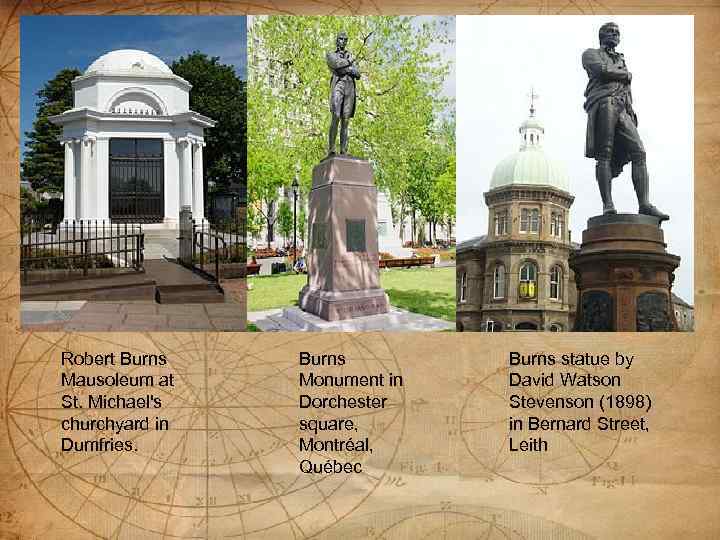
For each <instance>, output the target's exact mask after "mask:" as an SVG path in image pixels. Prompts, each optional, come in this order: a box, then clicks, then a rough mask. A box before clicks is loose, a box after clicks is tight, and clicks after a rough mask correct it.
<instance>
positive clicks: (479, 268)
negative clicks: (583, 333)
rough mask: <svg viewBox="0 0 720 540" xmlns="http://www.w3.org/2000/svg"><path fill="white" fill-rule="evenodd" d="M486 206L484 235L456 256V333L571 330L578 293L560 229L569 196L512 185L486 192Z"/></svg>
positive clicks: (565, 231)
mask: <svg viewBox="0 0 720 540" xmlns="http://www.w3.org/2000/svg"><path fill="white" fill-rule="evenodd" d="M485 201H486V203H487V205H488V208H489V217H490V219H489V227H488V229H489V230H488V234H487V235H485V236H482V237H477V238H474V239H472V240H469V241H467V242H462V243H461V244H460V245H459V246H458V250H457V298H458V303H457V328H458V330H459V331H501V330H503V331H507V330H549V331H567V330H569V329H571V328H572V325H573V322H574V321H573V319H574V314H575V306H576V303H577V302H576V296H577V294H576V289H575V283H574V278H573V275H572V272H571V270H570V268H569V266H568V257H569V255H570V252H571V250H572V249H573V245H572V243H571V241H570V233H569V231H568V229H567V227H566V226H565V224H566V223H567V222H568V220H569V211H570V206H571V205H572V202H573V197H572V196H571V195H570V194H569V193H567V192H564V191H562V190H559V189H556V188H553V187H550V186H545V187H541V186H522V185H512V186H506V187H501V188H497V189H494V190H491V191H489V192H488V193H486V194H485ZM533 211H537V222H536V223H535V221H534V217H533ZM523 213H525V215H526V216H528V215H529V216H530V217H529V219H528V220H524V219H523Z"/></svg>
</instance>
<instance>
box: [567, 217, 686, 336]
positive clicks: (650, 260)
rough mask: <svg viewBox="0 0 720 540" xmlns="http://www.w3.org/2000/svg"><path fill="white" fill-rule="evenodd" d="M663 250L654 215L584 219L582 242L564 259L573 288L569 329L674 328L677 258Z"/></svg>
mask: <svg viewBox="0 0 720 540" xmlns="http://www.w3.org/2000/svg"><path fill="white" fill-rule="evenodd" d="M665 248H666V244H665V241H664V235H663V231H662V229H661V228H660V221H659V220H658V219H657V218H654V217H651V216H644V215H637V214H614V215H607V216H596V217H593V218H590V219H589V220H588V227H587V229H586V230H585V231H583V234H582V246H581V247H580V250H579V251H577V252H576V253H574V254H573V255H572V256H571V257H570V261H569V262H570V267H571V268H572V269H573V271H574V272H575V283H576V285H577V289H578V307H577V315H576V318H575V331H580V332H650V331H655V332H657V331H672V330H677V321H676V320H675V314H674V312H673V309H672V302H671V289H672V283H673V280H674V271H675V269H676V268H677V267H678V265H679V264H680V257H678V256H676V255H671V254H669V253H667V252H666V250H665Z"/></svg>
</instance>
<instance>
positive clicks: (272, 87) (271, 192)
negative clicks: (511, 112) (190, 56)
mask: <svg viewBox="0 0 720 540" xmlns="http://www.w3.org/2000/svg"><path fill="white" fill-rule="evenodd" d="M447 24H448V20H447V19H445V18H436V19H433V20H430V21H428V22H423V23H419V22H417V19H416V18H413V17H290V16H270V17H265V18H257V19H255V20H254V21H253V24H252V26H251V27H250V32H249V33H250V35H249V39H248V43H249V51H248V57H249V59H250V77H249V81H248V102H249V108H248V145H249V147H248V175H249V176H248V186H249V190H248V197H249V200H250V203H251V204H256V205H258V206H259V205H260V204H261V203H265V204H266V203H267V201H269V200H275V199H276V198H277V193H278V189H279V188H280V187H281V186H283V185H289V184H290V182H291V181H292V178H293V177H294V175H295V174H296V173H298V174H299V177H300V182H301V185H302V189H303V191H304V192H306V193H307V192H308V191H309V189H310V184H311V172H312V168H313V167H314V165H316V164H317V163H318V161H319V160H320V159H322V158H323V157H324V156H325V153H326V151H327V131H328V126H329V123H330V110H329V80H330V72H329V70H328V68H327V65H326V63H325V53H326V52H327V51H330V50H334V48H335V37H336V35H337V33H338V31H340V30H345V31H347V33H348V35H349V37H350V40H349V42H348V49H349V50H350V51H351V52H352V54H353V55H354V56H355V58H356V60H357V63H358V66H359V69H360V71H361V73H362V77H361V79H360V80H358V81H357V86H358V105H357V110H356V114H355V117H354V118H353V119H352V121H351V123H350V147H349V150H348V151H349V153H350V154H352V155H355V156H361V157H365V158H367V159H369V160H370V161H371V162H372V163H373V165H374V169H375V181H376V184H377V185H378V187H379V188H380V189H382V190H384V191H386V192H387V193H388V194H389V196H390V200H391V204H393V205H394V206H395V207H396V208H401V209H402V211H401V213H407V212H409V211H411V210H413V209H414V210H416V211H421V212H423V213H425V212H430V213H431V214H432V215H433V218H434V217H435V214H438V213H439V210H438V211H436V210H435V209H434V207H431V206H430V202H429V201H430V200H431V198H432V197H431V193H432V186H433V185H434V183H435V181H436V180H437V178H438V177H439V176H440V175H441V174H442V173H443V171H445V170H446V168H447V161H448V159H449V155H450V154H454V152H455V144H454V137H449V136H448V133H447V122H443V121H441V119H442V118H444V117H445V116H446V114H447V110H448V108H449V107H450V106H451V103H450V102H449V100H448V99H446V98H445V97H443V96H442V84H443V81H444V79H445V77H446V76H447V74H448V72H449V66H448V64H447V63H446V62H445V61H443V59H442V58H441V57H440V55H439V54H437V53H433V52H432V49H433V47H432V45H435V44H447V43H448V42H449V38H448V32H447ZM452 127H453V129H454V123H453V125H452Z"/></svg>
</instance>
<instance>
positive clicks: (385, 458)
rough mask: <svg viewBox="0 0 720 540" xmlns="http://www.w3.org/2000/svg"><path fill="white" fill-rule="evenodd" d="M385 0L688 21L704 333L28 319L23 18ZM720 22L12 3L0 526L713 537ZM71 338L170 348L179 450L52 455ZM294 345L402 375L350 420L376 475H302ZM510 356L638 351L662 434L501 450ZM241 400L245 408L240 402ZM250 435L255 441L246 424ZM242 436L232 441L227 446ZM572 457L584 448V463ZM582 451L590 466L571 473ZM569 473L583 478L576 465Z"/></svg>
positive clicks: (0, 62)
mask: <svg viewBox="0 0 720 540" xmlns="http://www.w3.org/2000/svg"><path fill="white" fill-rule="evenodd" d="M380 12H382V13H387V14H395V13H404V14H434V13H437V14H472V13H474V14H493V13H504V14H508V13H525V14H579V13H585V14H598V13H608V14H612V13H615V14H621V13H622V14H643V13H647V14H664V13H668V14H669V13H672V14H694V15H695V62H696V65H695V193H696V197H695V209H696V214H695V234H696V237H695V261H696V267H695V268H696V275H695V283H696V293H695V300H694V303H695V313H696V331H695V332H694V333H689V334H660V335H641V334H616V335H609V334H601V335H581V334H562V335H556V334H549V333H548V334H521V335H518V334H513V335H510V334H505V335H503V334H494V335H485V334H469V333H468V334H434V335H417V334H392V335H391V334H386V335H383V334H370V335H309V334H308V335H297V334H295V335H288V334H274V335H251V334H191V333H186V334H142V333H135V334H115V335H112V334H87V335H83V334H52V333H45V334H40V333H37V334H33V333H23V332H21V331H20V330H19V298H18V292H19V278H18V256H19V254H18V227H17V221H18V212H19V202H18V197H19V185H18V176H19V163H18V159H19V148H18V141H19V134H18V129H19V119H18V116H19V91H18V82H19V75H20V74H19V48H18V47H19V45H18V43H19V40H18V32H19V16H21V15H31V14H36V15H40V14H68V15H71V14H126V15H129V14H147V15H152V14H188V15H191V14H219V15H220V14H221V15H231V14H238V15H241V14H246V13H250V14H254V13H293V14H338V15H340V14H374V13H380ZM719 34H720V3H719V2H718V1H717V0H695V1H691V2H666V1H650V0H648V1H631V2H619V1H608V2H595V1H579V0H578V1H572V0H571V1H564V0H561V1H550V2H548V1H530V0H528V1H525V2H514V1H495V2H462V1H448V2H425V1H420V0H392V1H383V2H381V1H380V0H376V1H352V0H347V1H346V0H327V1H311V0H291V1H287V2H281V1H270V0H267V1H257V2H242V1H230V0H227V1H218V0H213V1H202V0H196V1H186V2H171V1H165V0H131V1H120V0H117V1H95V0H25V1H17V2H15V1H12V0H2V5H1V7H0V163H1V167H0V178H1V181H0V196H1V197H2V200H1V204H0V210H1V212H0V242H2V255H3V256H2V257H0V313H2V315H0V321H1V322H0V324H1V326H0V340H1V341H0V351H1V352H0V354H1V355H2V364H1V365H0V389H1V390H0V392H2V396H3V409H2V431H0V472H1V474H2V476H1V477H0V478H2V488H3V489H2V492H1V493H0V539H31V538H33V539H34V538H37V539H60V538H63V539H75V538H77V539H85V538H95V537H101V538H118V539H119V538H123V539H125V538H128V539H145V538H147V539H160V538H189V537H193V538H213V539H219V538H250V539H252V540H255V539H259V538H304V537H310V536H313V535H315V536H318V537H320V538H327V539H338V538H374V539H380V538H387V539H391V538H403V539H404V538H489V539H496V538H498V539H499V538H512V539H520V538H558V539H560V538H562V539H571V538H572V539H574V538H578V539H580V538H592V537H595V538H607V539H625V538H628V539H634V538H638V539H639V538H657V539H671V538H683V539H685V538H708V539H709V538H718V537H720V513H718V511H717V508H718V503H719V502H720V489H719V487H720V463H719V462H718V457H717V456H718V449H719V448H720V445H719V442H720V407H719V405H720V398H719V397H718V396H719V395H720V378H719V377H718V375H719V374H720V364H719V361H718V356H719V355H718V354H717V352H718V343H719V340H718V338H717V330H718V328H719V326H720V323H718V315H720V310H719V309H718V308H719V307H720V302H719V299H720V296H719V294H720V287H719V283H720V277H719V276H718V269H719V268H720V264H719V263H720V261H719V260H718V257H719V255H718V254H719V253H720V242H719V241H718V235H717V234H716V231H717V230H718V227H719V226H720V217H719V215H718V213H717V211H715V209H716V208H718V207H720V187H718V185H717V183H716V182H717V178H718V169H719V168H720V166H719V163H720V130H719V129H718V128H719V127H720V122H718V120H719V119H720V99H719V96H720V70H718V68H719V67H720V52H719V51H720V47H719V45H720V40H719V39H718V35H719ZM666 46H672V43H671V42H669V43H667V44H660V43H658V44H657V47H658V54H662V49H663V47H666ZM671 72H672V70H671V66H668V74H669V75H670V74H671ZM670 101H671V100H670ZM66 349H69V350H73V351H76V352H81V351H90V352H95V353H99V352H108V351H110V350H116V351H117V350H120V349H128V350H131V351H133V352H136V353H138V352H165V353H166V354H168V356H169V358H170V361H171V367H172V368H173V369H175V370H176V371H178V373H180V375H181V382H180V384H179V385H178V387H177V388H176V390H175V394H176V395H175V396H174V397H175V398H176V399H177V400H178V402H182V403H188V406H187V408H188V409H190V410H191V413H190V420H188V419H187V418H185V419H184V420H183V419H182V418H183V417H182V416H180V415H181V413H177V415H178V416H177V418H178V420H177V421H176V422H175V424H174V425H175V426H176V427H177V429H178V433H177V434H176V433H171V434H170V437H177V441H178V442H182V441H185V442H186V443H187V444H186V445H184V446H183V447H182V448H183V449H182V451H178V453H177V454H173V452H174V450H172V449H167V448H165V447H164V446H163V445H164V443H163V442H162V440H158V439H157V438H155V439H152V437H155V435H151V436H150V437H151V439H150V440H151V441H152V442H153V444H150V445H147V444H146V445H145V446H144V447H143V453H142V456H140V455H138V456H131V457H130V458H128V459H125V458H121V459H120V460H118V461H115V462H111V461H112V460H110V459H108V460H107V461H100V460H97V459H96V460H90V461H87V462H85V463H79V462H68V461H64V460H63V459H61V458H58V457H57V456H56V454H55V453H54V451H55V450H54V448H53V446H52V444H53V441H54V440H55V439H56V438H57V432H56V431H53V430H54V429H56V427H54V426H56V423H57V422H56V420H57V417H56V416H55V415H56V414H57V413H56V412H53V408H52V407H50V406H49V405H51V404H52V399H53V398H52V396H50V397H48V395H49V394H52V393H53V392H56V391H57V384H56V382H57V376H58V367H57V364H58V363H59V362H58V355H59V352H60V351H61V350H66ZM300 350H308V351H311V352H316V353H320V352H334V351H344V352H345V353H346V354H347V356H348V358H349V367H348V368H347V369H350V370H358V371H359V372H368V373H370V372H374V371H377V370H384V371H393V372H394V373H396V374H398V373H401V374H402V375H403V377H404V379H405V387H404V389H386V390H385V393H386V395H389V396H390V403H391V404H392V405H393V406H392V407H391V409H389V410H388V411H386V412H383V413H381V414H380V415H371V416H375V418H366V419H364V420H359V423H361V424H362V425H363V429H364V430H366V431H367V432H368V433H370V435H371V437H372V438H373V441H374V446H375V448H376V450H375V453H374V455H373V456H372V457H370V458H369V459H368V460H367V461H366V463H365V465H366V471H368V473H369V474H368V475H363V476H360V477H357V478H356V477H353V478H351V479H337V480H333V479H330V480H323V481H322V482H313V483H305V484H303V480H298V479H297V476H298V475H297V474H296V470H297V456H296V455H295V453H294V452H293V451H292V449H293V448H294V447H295V445H296V442H295V437H296V435H297V433H296V432H295V431H294V430H293V428H291V427H288V426H292V425H293V422H294V420H295V417H296V416H297V411H295V410H294V409H293V407H292V404H293V403H295V401H296V397H295V396H296V394H297V389H296V388H295V383H296V380H297V369H298V368H297V353H298V352H299V351H300ZM510 350H519V351H521V352H535V351H554V352H566V351H589V352H593V353H600V352H607V353H610V354H613V353H614V351H621V352H625V353H630V354H634V355H635V357H636V361H635V367H634V368H633V370H632V372H631V375H629V376H628V379H627V381H628V384H627V386H626V389H627V390H629V391H638V392H640V391H642V392H647V393H651V394H652V395H653V397H654V408H653V410H652V411H651V412H650V414H649V415H648V418H649V421H650V423H651V432H650V433H647V434H642V436H640V437H639V438H634V437H628V438H625V437H623V438H621V439H620V440H619V441H617V442H616V443H613V444H608V443H607V442H603V441H600V442H597V441H590V440H584V441H581V442H580V443H578V445H577V446H576V449H577V455H574V456H570V457H569V458H568V456H559V459H557V460H554V459H550V460H548V461H547V462H545V463H540V464H537V465H538V466H537V467H535V465H536V464H535V462H531V466H528V462H519V463H516V462H514V461H509V462H504V461H503V463H504V465H502V466H501V465H499V461H498V459H497V458H496V456H495V455H494V454H492V455H491V454H490V450H491V449H497V448H500V453H499V454H498V455H501V454H502V447H501V446H498V445H501V444H502V441H503V440H504V437H505V435H504V434H503V432H502V430H499V431H498V430H495V429H494V428H492V429H488V430H487V436H486V437H484V438H481V439H479V440H478V439H473V438H472V437H471V436H469V435H468V433H470V432H471V430H470V429H468V426H467V421H468V420H469V419H472V418H475V419H477V418H481V419H482V415H483V414H484V412H486V408H485V404H486V401H484V400H485V398H484V397H483V395H484V394H483V392H484V391H485V390H486V388H487V387H490V389H491V390H492V389H493V388H496V387H493V386H492V385H493V384H495V383H494V382H493V381H496V380H501V379H496V377H502V371H501V369H502V368H503V367H504V366H505V365H506V362H507V353H508V351H510ZM203 393H204V394H205V397H203V396H202V394H203ZM211 393H212V396H210V394H211ZM490 395H491V394H490ZM213 397H214V398H215V399H211V398H213ZM172 398H173V396H170V397H169V401H170V402H172ZM487 403H490V402H489V401H487ZM178 410H180V409H178ZM487 410H489V405H488V409H487ZM236 411H240V412H236ZM250 411H254V412H250ZM470 413H474V414H478V415H480V416H474V417H473V416H471V414H470ZM168 414H170V413H168ZM172 414H176V413H172ZM246 414H247V415H251V416H242V417H240V416H239V415H246ZM183 422H188V423H187V424H183ZM193 422H197V423H196V424H193ZM363 422H364V423H363ZM488 426H490V424H488ZM485 427H487V426H485ZM241 428H242V429H241ZM243 429H244V430H246V431H247V433H248V437H249V438H246V439H244V440H243V439H239V438H235V437H236V435H234V433H236V432H241V433H244V432H243ZM191 432H192V433H191ZM195 432H198V433H199V435H194V433H195ZM216 433H217V435H216ZM243 437H245V435H243ZM243 441H244V442H243ZM233 444H235V445H237V446H241V447H242V448H241V449H237V446H236V447H235V448H236V449H235V450H233V449H232V445H233ZM243 444H247V445H248V447H253V445H254V448H255V449H254V450H248V448H246V447H244V446H242V445H243ZM148 452H149V453H148ZM488 456H490V457H491V458H492V459H489V458H488V459H486V458H487V457H488ZM240 457H241V458H242V459H240ZM551 457H552V456H551ZM236 459H237V461H236ZM493 459H494V460H493ZM568 459H579V460H580V461H579V462H580V465H581V466H580V468H579V469H578V468H577V465H576V464H575V462H572V463H571V464H569V462H568ZM583 460H584V461H586V463H587V464H588V466H587V471H586V472H585V473H583V474H580V475H579V476H578V475H577V474H575V472H577V471H579V470H582V461H583ZM488 464H489V465H488ZM573 476H578V477H577V478H575V479H572V480H570V479H569V478H570V477H573ZM248 493H250V495H249V497H250V498H249V499H247V498H245V497H246V496H248ZM168 497H170V498H169V499H168ZM168 501H169V502H168Z"/></svg>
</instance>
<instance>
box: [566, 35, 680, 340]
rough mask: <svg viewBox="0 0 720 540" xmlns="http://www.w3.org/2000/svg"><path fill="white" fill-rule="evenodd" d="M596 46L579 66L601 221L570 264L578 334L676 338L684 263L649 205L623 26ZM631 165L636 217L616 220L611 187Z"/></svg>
mask: <svg viewBox="0 0 720 540" xmlns="http://www.w3.org/2000/svg"><path fill="white" fill-rule="evenodd" d="M599 39H600V48H598V49H587V50H586V51H585V52H584V53H583V55H582V65H583V68H584V69H585V71H586V72H587V74H588V78H589V82H588V85H587V89H586V91H585V98H586V100H585V111H586V112H587V114H588V123H587V133H586V150H585V155H586V156H587V157H589V158H594V159H595V160H596V169H595V171H596V179H597V182H598V187H599V189H600V196H601V199H602V203H603V214H602V215H600V216H595V217H591V218H590V219H589V220H588V223H587V229H586V230H584V231H583V233H582V246H581V247H580V250H579V251H577V252H576V253H574V254H573V255H572V256H571V258H570V261H569V263H570V266H571V268H572V269H573V271H574V272H575V282H576V284H577V288H578V307H577V316H576V319H575V330H576V331H596V332H597V331H599V332H603V331H606V332H607V331H616V332H635V331H668V330H676V329H677V321H676V320H675V315H674V313H673V309H672V304H671V300H672V296H671V289H672V283H673V279H674V271H675V269H676V268H677V267H678V265H679V264H680V258H679V257H677V256H676V255H671V254H668V253H667V252H666V251H665V246H666V245H665V241H664V235H663V230H662V229H661V228H660V225H661V223H662V222H663V221H664V220H667V219H668V218H669V217H668V216H667V215H666V214H664V213H662V212H661V211H659V210H658V209H657V208H655V206H653V205H652V204H651V203H650V200H649V184H650V182H649V177H648V171H647V166H646V161H645V149H644V147H643V144H642V141H641V139H640V135H639V133H638V130H637V115H636V114H635V111H634V110H633V107H632V94H631V91H630V83H631V80H632V75H631V73H630V71H628V68H627V65H626V63H625V59H624V57H623V55H622V54H621V53H619V52H617V51H616V50H615V48H616V47H617V46H618V44H619V42H620V30H619V28H618V26H617V25H616V24H615V23H612V22H611V23H607V24H604V25H603V26H602V27H601V28H600V31H599ZM628 162H630V163H631V164H632V173H631V174H632V182H633V187H634V188H635V193H636V195H637V199H638V213H637V214H618V213H617V212H616V210H615V206H614V204H613V200H612V190H611V185H612V180H613V178H615V177H617V176H618V175H619V174H620V172H621V171H622V169H623V167H624V165H626V164H627V163H628Z"/></svg>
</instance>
